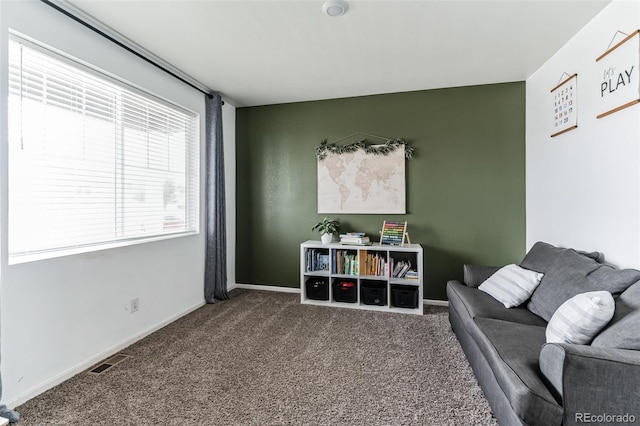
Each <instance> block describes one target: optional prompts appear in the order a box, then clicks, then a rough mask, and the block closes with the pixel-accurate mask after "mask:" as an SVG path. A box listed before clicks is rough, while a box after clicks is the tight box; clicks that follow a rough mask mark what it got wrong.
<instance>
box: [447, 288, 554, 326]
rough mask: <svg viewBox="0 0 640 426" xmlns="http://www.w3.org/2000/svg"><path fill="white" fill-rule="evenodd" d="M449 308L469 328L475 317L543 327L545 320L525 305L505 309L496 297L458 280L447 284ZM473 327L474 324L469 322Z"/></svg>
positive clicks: (545, 323)
mask: <svg viewBox="0 0 640 426" xmlns="http://www.w3.org/2000/svg"><path fill="white" fill-rule="evenodd" d="M447 298H448V299H449V309H454V310H455V311H456V313H457V314H458V315H459V316H460V318H461V320H462V323H463V324H464V325H465V328H466V329H467V330H469V327H468V326H469V325H470V322H471V323H473V319H474V318H476V317H483V318H494V319H501V320H505V321H510V322H515V323H520V324H529V325H536V326H541V327H545V326H546V325H547V322H546V321H545V320H543V319H542V318H540V317H539V316H537V315H534V314H532V313H531V312H529V310H527V309H526V308H525V307H519V308H510V309H507V308H505V307H504V305H502V303H500V302H498V301H497V300H496V299H494V298H493V297H491V296H490V295H488V294H487V293H485V292H483V291H480V290H478V289H477V288H473V287H467V286H466V285H464V284H462V283H461V282H459V281H449V283H448V284H447ZM471 325H472V326H473V327H475V325H473V324H471Z"/></svg>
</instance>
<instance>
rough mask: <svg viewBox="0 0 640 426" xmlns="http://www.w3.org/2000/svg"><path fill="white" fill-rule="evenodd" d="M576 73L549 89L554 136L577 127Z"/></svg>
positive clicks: (552, 135)
mask: <svg viewBox="0 0 640 426" xmlns="http://www.w3.org/2000/svg"><path fill="white" fill-rule="evenodd" d="M577 94H578V74H574V75H572V76H570V77H569V78H567V79H566V80H564V81H562V82H561V83H560V84H558V85H557V86H556V87H554V88H553V89H551V96H552V97H553V130H552V131H553V133H552V134H551V137H552V138H554V137H556V136H559V135H561V134H563V133H566V132H568V131H570V130H573V129H575V128H577V127H578V96H577Z"/></svg>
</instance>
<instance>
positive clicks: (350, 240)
mask: <svg viewBox="0 0 640 426" xmlns="http://www.w3.org/2000/svg"><path fill="white" fill-rule="evenodd" d="M368 242H370V240H369V237H342V236H341V237H340V243H342V244H364V243H368Z"/></svg>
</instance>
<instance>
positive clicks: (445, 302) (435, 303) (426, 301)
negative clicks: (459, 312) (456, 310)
mask: <svg viewBox="0 0 640 426" xmlns="http://www.w3.org/2000/svg"><path fill="white" fill-rule="evenodd" d="M423 302H424V304H425V305H431V306H446V307H449V301H448V300H436V299H423Z"/></svg>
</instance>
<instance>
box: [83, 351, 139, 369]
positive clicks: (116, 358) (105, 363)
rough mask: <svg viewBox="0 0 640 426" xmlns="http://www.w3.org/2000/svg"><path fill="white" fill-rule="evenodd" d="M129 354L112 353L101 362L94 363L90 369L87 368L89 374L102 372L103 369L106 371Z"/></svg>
mask: <svg viewBox="0 0 640 426" xmlns="http://www.w3.org/2000/svg"><path fill="white" fill-rule="evenodd" d="M130 356H131V355H123V354H118V355H114V356H112V357H111V358H109V359H108V360H106V361H103V362H101V363H100V364H98V365H96V366H95V367H93V368H92V369H91V370H89V374H102V373H104V372H105V371H108V370H109V369H110V368H111V367H113V366H115V365H117V364H120V363H121V362H122V361H124V360H125V359H127V358H129V357H130Z"/></svg>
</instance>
